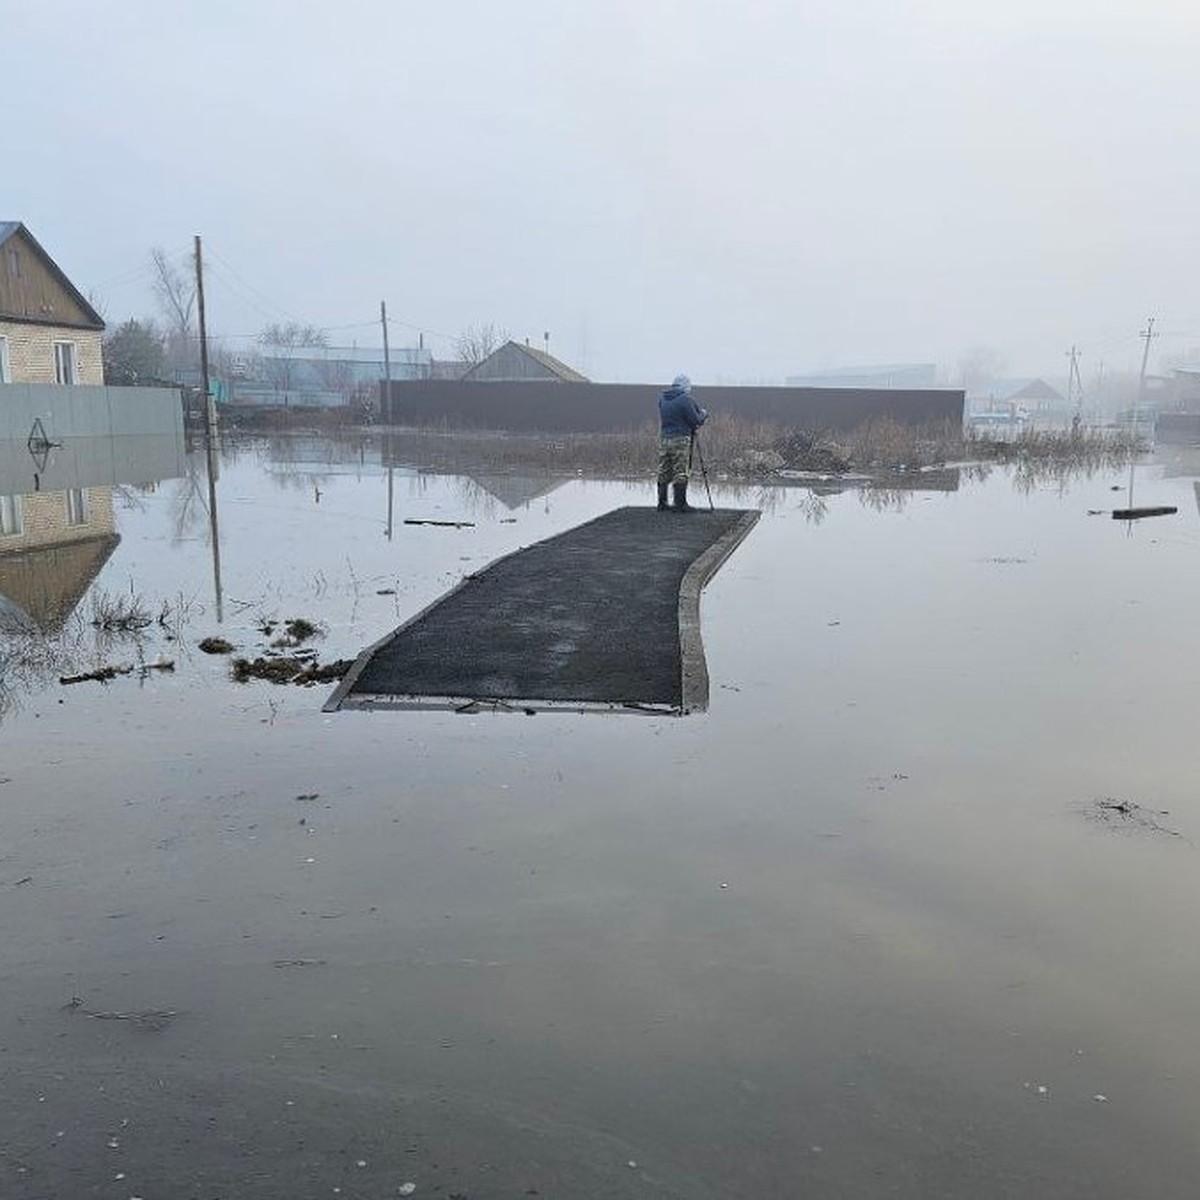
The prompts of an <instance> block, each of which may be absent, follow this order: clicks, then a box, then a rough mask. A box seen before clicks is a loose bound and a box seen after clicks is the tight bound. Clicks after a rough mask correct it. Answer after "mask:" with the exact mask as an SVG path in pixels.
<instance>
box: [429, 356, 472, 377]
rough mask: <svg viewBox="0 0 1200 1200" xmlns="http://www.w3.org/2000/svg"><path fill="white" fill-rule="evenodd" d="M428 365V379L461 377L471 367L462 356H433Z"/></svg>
mask: <svg viewBox="0 0 1200 1200" xmlns="http://www.w3.org/2000/svg"><path fill="white" fill-rule="evenodd" d="M429 366H430V370H429V378H430V379H461V378H462V377H463V376H464V375H465V374H466V373H467V372H468V371H469V370H470V369H471V364H470V363H469V362H467V361H466V360H465V359H462V358H435V359H434V360H433V362H432V363H430V364H429Z"/></svg>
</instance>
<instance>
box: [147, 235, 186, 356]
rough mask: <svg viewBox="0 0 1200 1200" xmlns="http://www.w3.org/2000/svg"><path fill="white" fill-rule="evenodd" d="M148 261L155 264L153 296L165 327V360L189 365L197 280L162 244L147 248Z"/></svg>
mask: <svg viewBox="0 0 1200 1200" xmlns="http://www.w3.org/2000/svg"><path fill="white" fill-rule="evenodd" d="M150 261H151V263H152V264H153V267H154V276H153V285H154V295H155V298H156V299H157V300H158V307H159V311H160V312H161V314H162V317H163V321H164V323H165V325H166V329H167V337H166V342H167V347H166V350H167V361H168V362H169V363H170V364H171V365H172V366H173V367H175V368H176V369H178V368H180V367H187V366H191V365H192V358H193V357H194V356H193V353H192V341H193V338H192V328H193V326H192V314H193V311H194V310H195V307H196V280H195V278H194V277H193V276H192V275H191V274H190V273H189V272H187V271H184V270H182V269H181V268H180V267H179V265H178V263H175V262H172V261H171V259H170V258H169V257H168V256H167V252H166V251H165V250H164V249H163V248H162V247H161V246H155V247H154V249H153V250H151V251H150Z"/></svg>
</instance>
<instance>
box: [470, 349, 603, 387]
mask: <svg viewBox="0 0 1200 1200" xmlns="http://www.w3.org/2000/svg"><path fill="white" fill-rule="evenodd" d="M462 378H463V379H469V380H474V381H480V382H482V381H488V380H490V381H492V382H497V383H500V382H509V381H522V382H523V381H524V380H527V379H528V380H531V381H532V380H538V379H542V380H557V381H558V382H560V383H589V382H590V380H589V379H588V377H587V376H586V375H581V374H580V373H579V372H578V371H576V370H575V369H574V368H572V367H568V366H567V364H566V363H565V362H560V361H559V360H558V359H557V358H555V357H554V355H553V354H548V353H547V352H546V351H545V350H535V349H534V348H533V347H532V346H527V345H523V344H522V343H520V342H512V341H509V342H505V343H504V345H503V346H500V347H499V348H498V349H496V350H493V351H492V353H491V354H489V355H488V356H487V358H485V359H483V360H482V361H480V362H477V363H476V364H475V365H474V366H473V367H471V368H470V370H468V371H467V373H466V374H465V375H463V376H462Z"/></svg>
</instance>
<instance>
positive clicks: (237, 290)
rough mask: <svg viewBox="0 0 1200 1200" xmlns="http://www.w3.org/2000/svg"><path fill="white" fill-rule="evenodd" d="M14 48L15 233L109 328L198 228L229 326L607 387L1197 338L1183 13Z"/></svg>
mask: <svg viewBox="0 0 1200 1200" xmlns="http://www.w3.org/2000/svg"><path fill="white" fill-rule="evenodd" d="M0 39H2V40H3V43H4V50H5V54H4V60H5V69H4V74H5V78H6V81H7V84H8V92H9V95H10V97H13V96H15V97H20V98H21V103H20V105H19V119H14V120H12V121H11V122H9V125H8V127H7V129H6V137H5V156H4V166H3V168H2V171H3V175H2V177H0V197H2V199H0V220H8V219H12V220H21V221H24V222H25V223H26V224H27V225H28V227H29V229H30V230H31V232H32V233H33V235H34V236H35V237H36V238H37V239H38V240H39V241H40V242H41V243H42V244H43V246H45V248H46V249H47V251H48V252H49V253H50V254H51V255H52V256H53V257H54V258H55V259H56V261H57V262H58V263H59V265H60V266H62V267H63V269H64V270H65V271H66V272H67V274H68V275H69V276H70V278H71V279H72V281H73V282H74V283H75V284H76V285H77V286H78V287H79V288H80V289H81V290H82V291H84V292H85V293H88V294H91V295H93V296H94V297H95V298H96V299H97V300H98V301H99V303H100V304H101V305H102V307H103V310H104V313H105V315H106V317H107V319H108V320H109V321H110V323H115V322H119V321H122V320H124V319H126V318H128V317H141V316H146V315H152V314H153V313H154V312H155V304H154V298H153V295H152V291H151V272H150V267H149V256H150V249H151V247H153V246H162V247H164V248H165V249H166V250H167V251H169V252H170V253H171V254H172V256H174V257H176V258H177V259H178V261H180V262H183V261H184V259H185V256H186V255H187V254H188V253H189V252H190V247H191V238H192V235H193V234H195V233H199V234H201V235H203V237H204V242H205V246H206V249H207V250H208V251H210V252H211V256H212V257H211V266H212V270H211V277H210V279H209V280H208V281H207V282H208V306H209V326H210V332H211V333H212V334H213V335H214V336H217V337H224V338H226V339H228V343H229V344H230V345H231V347H233V348H236V347H237V346H238V345H246V346H249V345H252V344H253V339H254V337H255V335H256V334H257V333H258V332H259V331H260V330H261V329H262V328H263V326H264V325H266V324H267V323H269V322H275V321H281V320H287V319H295V320H298V321H302V322H304V323H306V324H313V325H316V326H319V327H322V328H325V329H327V330H328V331H329V336H330V339H331V341H333V342H335V343H337V344H349V343H350V342H358V343H359V344H361V345H376V344H378V340H379V333H378V325H377V318H378V306H379V301H380V299H386V300H387V303H388V309H389V313H390V315H391V316H392V317H393V320H394V322H395V324H394V328H393V332H392V337H393V341H394V344H397V345H408V344H415V342H416V339H417V336H418V330H419V331H423V333H424V336H425V341H426V345H427V346H429V347H430V348H431V349H432V350H433V352H434V354H435V355H436V356H437V357H440V358H446V357H451V356H452V354H453V341H454V338H455V336H456V335H457V334H459V333H460V332H461V331H462V330H463V329H464V328H465V327H466V326H468V325H471V324H477V323H489V322H490V323H494V324H495V325H497V326H498V327H500V328H503V329H504V330H506V331H508V332H509V333H511V335H512V336H514V337H516V338H518V339H524V338H526V337H528V338H529V339H530V340H531V341H532V342H533V344H535V345H538V346H540V345H541V344H542V334H543V331H549V334H550V349H551V351H552V352H553V353H555V354H557V355H558V356H559V357H561V358H563V359H564V360H565V361H567V362H569V363H571V364H572V365H575V366H578V367H579V368H580V369H582V370H584V371H585V372H586V373H588V374H589V375H590V376H592V377H593V378H595V379H597V380H602V381H627V382H631V381H655V380H660V379H669V378H670V377H671V376H672V375H673V374H674V373H675V372H676V371H679V370H686V371H688V372H689V373H690V374H691V376H692V378H693V379H694V380H696V381H697V382H701V383H703V382H710V383H718V382H758V381H762V382H775V381H782V380H783V379H784V378H785V377H786V376H788V375H797V374H802V373H805V372H810V371H815V370H818V369H824V368H833V367H839V366H846V367H848V366H854V365H862V364H874V363H917V362H935V363H938V364H939V365H940V366H941V367H942V368H943V370H944V372H945V375H946V379H947V382H950V381H951V380H952V379H953V378H954V376H955V372H956V371H957V368H958V364H960V363H961V362H962V361H963V360H964V359H966V358H967V357H968V356H969V355H970V354H971V352H972V351H973V350H977V349H978V348H987V349H989V350H991V351H993V352H994V353H995V355H996V356H997V358H998V364H997V365H998V369H1001V370H1002V372H1003V373H1005V374H1011V375H1033V374H1040V375H1045V376H1049V377H1062V376H1064V375H1065V373H1066V352H1067V350H1068V349H1069V348H1070V347H1071V345H1072V344H1074V345H1077V346H1078V347H1079V348H1080V350H1081V352H1082V355H1083V359H1082V375H1083V379H1084V383H1085V386H1086V385H1087V384H1088V382H1089V380H1090V379H1092V378H1093V377H1094V375H1095V372H1096V370H1097V368H1098V365H1099V364H1100V363H1101V362H1103V363H1104V364H1105V367H1106V369H1107V370H1110V371H1114V372H1119V371H1125V370H1136V368H1137V365H1138V362H1139V361H1140V356H1141V348H1142V343H1141V341H1140V339H1139V338H1138V331H1139V330H1140V329H1142V328H1144V327H1145V323H1146V319H1147V317H1148V316H1151V315H1153V316H1155V317H1156V319H1157V322H1158V328H1159V330H1160V334H1161V336H1160V337H1159V338H1158V339H1157V340H1156V341H1155V343H1154V347H1153V353H1152V357H1151V363H1152V366H1154V365H1157V366H1160V367H1165V366H1167V365H1169V364H1170V363H1171V362H1179V361H1183V360H1185V359H1187V358H1189V357H1192V356H1193V348H1200V297H1198V296H1197V294H1196V288H1195V286H1194V283H1193V282H1191V281H1192V279H1193V277H1194V276H1196V275H1197V273H1198V272H1197V268H1198V266H1200V262H1198V257H1200V247H1198V243H1197V237H1196V223H1197V213H1200V155H1197V153H1196V149H1195V147H1196V133H1197V132H1198V130H1200V104H1197V84H1196V72H1195V66H1194V64H1195V62H1196V60H1197V53H1198V51H1200V6H1197V5H1195V4H1194V3H1184V2H1182V0H1167V2H1165V3H1161V4H1159V5H1157V6H1155V7H1144V6H1141V5H1136V6H1135V5H1134V4H1133V3H1132V0H1110V2H1105V0H1043V2H1041V3H1035V2H1033V0H1009V2H1008V3H1006V4H1002V5H1001V4H996V5H982V4H976V3H970V2H968V3H963V2H962V0H854V2H852V3H836V2H833V0H822V2H818V3H814V2H803V0H800V2H797V0H791V2H785V0H757V2H755V3H753V4H751V5H746V6H743V5H735V4H733V3H720V2H717V0H687V2H665V0H636V2H635V0H607V2H604V3H600V2H592V0H587V2H572V0H557V2H549V0H516V2H515V3H511V4H506V5H499V4H494V3H487V2H484V0H446V2H444V3H441V4H437V5H434V4H428V3H423V4H412V3H407V2H398V3H390V4H385V3H380V2H377V3H372V2H369V0H344V2H343V3H341V4H338V5H325V4H316V3H311V2H308V0H293V2H290V3H283V2H281V0H252V2H251V3H246V4H236V3H233V2H232V0H180V2H178V3H173V4H169V5H164V4H161V3H152V2H151V0H117V2H116V3H115V4H112V5H107V6H98V5H93V4H88V3H82V2H77V0H37V2H36V3H35V2H33V0H0ZM13 112H14V113H16V112H17V109H14V110H13ZM1194 357H1195V358H1196V359H1197V360H1200V349H1196V350H1195V355H1194Z"/></svg>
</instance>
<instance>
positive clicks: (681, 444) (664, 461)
mask: <svg viewBox="0 0 1200 1200" xmlns="http://www.w3.org/2000/svg"><path fill="white" fill-rule="evenodd" d="M658 417H659V423H660V425H661V433H660V436H659V442H658V511H659V512H665V511H666V510H667V486H668V484H674V491H675V511H676V512H695V511H696V510H695V509H694V508H692V506H691V505H690V504H689V503H688V501H687V489H688V473H689V471H690V470H691V466H692V439H693V438H694V437H695V436H696V430H698V429H699V428H700V426H701V425H703V424H704V422H705V421H707V420H708V413H706V412H705V411H704V409H702V408H701V407H700V406H699V405H698V404H697V403H696V401H695V400H693V399H692V381H691V380H690V379H689V378H688V377H687V376H686V375H676V376H675V379H674V382H673V383H672V384H671V386H670V387H669V388H667V390H666V391H665V392H663V394H662V396H661V397H660V399H659V401H658Z"/></svg>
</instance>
